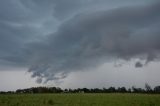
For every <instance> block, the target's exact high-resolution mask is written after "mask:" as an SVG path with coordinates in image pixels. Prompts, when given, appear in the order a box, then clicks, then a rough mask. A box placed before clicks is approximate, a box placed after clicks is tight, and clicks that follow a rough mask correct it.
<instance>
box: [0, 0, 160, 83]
mask: <svg viewBox="0 0 160 106" xmlns="http://www.w3.org/2000/svg"><path fill="white" fill-rule="evenodd" d="M2 1H3V4H0V5H2V6H0V28H1V29H0V65H2V66H3V67H5V65H8V66H13V67H27V68H28V69H29V72H32V73H33V74H32V77H38V79H37V82H38V83H41V82H42V81H43V80H44V82H47V81H49V80H58V79H63V78H65V77H66V76H67V74H68V73H70V72H74V71H84V70H90V69H91V68H96V67H98V66H100V65H102V64H104V63H105V62H110V61H113V60H117V59H122V60H126V61H130V60H131V59H139V60H142V61H145V62H146V63H149V62H150V61H155V60H159V54H160V42H159V40H160V30H159V28H160V14H158V13H159V11H160V2H158V1H152V2H149V3H142V4H134V5H128V4H127V3H129V2H126V4H127V5H121V6H119V4H118V5H116V6H115V7H114V5H113V7H114V8H107V4H106V7H105V6H104V3H107V2H106V1H104V0H100V1H99V2H98V3H97V1H95V0H85V1H84V0H81V1H76V0H68V1H65V0H61V1H56V0H53V1H49V0H46V1H42V0H41V1H40V0H39V1H38V0H28V1H26V0H16V1H17V3H18V4H17V3H16V4H15V2H13V1H12V0H8V1H9V2H6V1H5V0H2ZM2 1H1V2H2ZM124 1H125V0H124ZM108 2H110V1H108ZM117 2H118V1H117ZM4 4H5V5H8V6H9V7H10V8H13V10H12V9H8V8H7V7H6V6H3V5H4ZM96 4H97V5H103V6H102V7H103V8H99V9H97V8H95V6H96ZM112 4H114V3H112ZM122 4H123V3H122ZM108 7H109V5H108ZM93 9H94V10H93ZM35 13H36V14H35ZM142 66H143V64H142V63H140V62H137V63H136V64H135V67H142Z"/></svg>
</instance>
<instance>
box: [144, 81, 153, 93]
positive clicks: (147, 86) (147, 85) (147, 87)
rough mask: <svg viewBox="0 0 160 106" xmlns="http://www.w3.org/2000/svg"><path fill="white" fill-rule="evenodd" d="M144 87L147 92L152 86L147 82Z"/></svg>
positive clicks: (150, 90)
mask: <svg viewBox="0 0 160 106" xmlns="http://www.w3.org/2000/svg"><path fill="white" fill-rule="evenodd" d="M145 89H146V92H148V93H151V92H152V88H151V86H150V85H149V84H148V83H145Z"/></svg>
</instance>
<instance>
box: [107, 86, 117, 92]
mask: <svg viewBox="0 0 160 106" xmlns="http://www.w3.org/2000/svg"><path fill="white" fill-rule="evenodd" d="M115 91H116V89H115V87H109V88H108V92H110V93H112V92H115Z"/></svg>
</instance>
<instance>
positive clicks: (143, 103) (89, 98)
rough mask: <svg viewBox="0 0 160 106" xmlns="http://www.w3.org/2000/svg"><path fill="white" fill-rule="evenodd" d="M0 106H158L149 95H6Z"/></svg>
mask: <svg viewBox="0 0 160 106" xmlns="http://www.w3.org/2000/svg"><path fill="white" fill-rule="evenodd" d="M0 106H160V95H149V94H7V95H0Z"/></svg>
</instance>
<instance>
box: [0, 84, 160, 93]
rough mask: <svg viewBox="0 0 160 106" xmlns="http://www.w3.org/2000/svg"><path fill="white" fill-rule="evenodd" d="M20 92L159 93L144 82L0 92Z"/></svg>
mask: <svg viewBox="0 0 160 106" xmlns="http://www.w3.org/2000/svg"><path fill="white" fill-rule="evenodd" d="M13 93H16V94H19V93H20V94H22V93H27V94H28V93H31V94H32V93H150V94H151V93H152V94H160V86H156V87H154V89H152V88H151V86H150V85H149V84H147V83H146V84H145V89H142V88H136V87H134V86H133V87H132V88H129V89H126V88H125V87H118V88H115V87H109V88H103V89H100V88H94V89H88V88H78V89H64V90H63V89H61V88H59V87H32V88H27V89H18V90H16V91H15V92H14V91H8V92H2V91H1V92H0V94H13Z"/></svg>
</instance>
